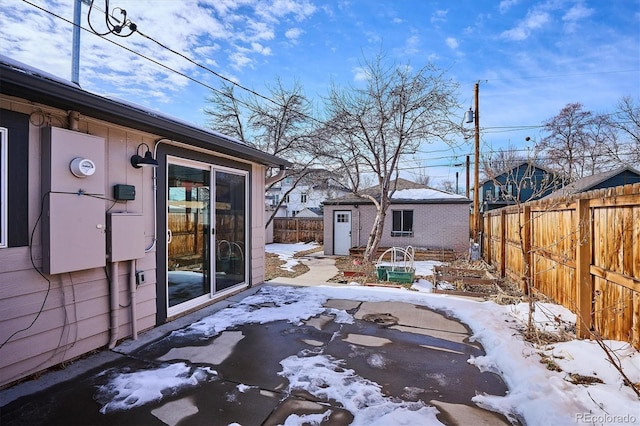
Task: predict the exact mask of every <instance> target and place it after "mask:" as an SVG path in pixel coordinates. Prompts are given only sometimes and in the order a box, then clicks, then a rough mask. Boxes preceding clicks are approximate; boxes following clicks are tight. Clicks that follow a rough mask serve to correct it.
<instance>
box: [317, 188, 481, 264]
mask: <svg viewBox="0 0 640 426" xmlns="http://www.w3.org/2000/svg"><path fill="white" fill-rule="evenodd" d="M376 189H377V188H375V187H374V188H369V189H367V190H365V191H366V192H367V193H369V194H371V195H373V196H374V197H377V198H378V199H379V192H378V191H377V190H376ZM470 203H471V200H469V199H468V198H466V197H464V196H462V195H457V194H452V193H449V192H444V191H439V190H436V189H432V188H429V187H427V186H424V185H420V184H418V183H415V182H411V181H408V180H405V179H398V183H397V189H396V191H395V193H394V194H393V196H392V199H391V206H390V207H389V210H388V211H387V215H386V217H385V222H384V232H383V234H382V240H381V241H380V246H381V247H392V246H396V247H406V246H408V245H411V246H413V247H420V248H437V249H453V250H456V251H457V252H464V251H466V250H467V249H468V246H469V204H470ZM375 217H376V207H375V206H374V204H373V203H372V202H371V201H370V200H368V199H366V198H363V197H358V196H356V195H353V194H352V195H347V196H344V197H341V198H334V199H331V200H326V201H325V202H324V252H325V254H336V255H346V254H348V253H349V249H350V248H352V247H364V246H366V245H367V239H368V238H369V234H370V233H371V230H372V229H373V223H374V221H375Z"/></svg>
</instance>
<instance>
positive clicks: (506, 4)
mask: <svg viewBox="0 0 640 426" xmlns="http://www.w3.org/2000/svg"><path fill="white" fill-rule="evenodd" d="M516 4H518V0H502V1H501V2H500V6H498V10H500V13H506V12H507V11H508V10H509V9H511V6H515V5H516Z"/></svg>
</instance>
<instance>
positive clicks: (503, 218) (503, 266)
mask: <svg viewBox="0 0 640 426" xmlns="http://www.w3.org/2000/svg"><path fill="white" fill-rule="evenodd" d="M506 275H507V212H506V211H505V209H502V210H501V211H500V278H504V277H505V276H506Z"/></svg>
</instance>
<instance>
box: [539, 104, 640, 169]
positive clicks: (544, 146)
mask: <svg viewBox="0 0 640 426" xmlns="http://www.w3.org/2000/svg"><path fill="white" fill-rule="evenodd" d="M627 106H628V105H627ZM632 110H633V109H631V111H632ZM623 122H626V121H622V120H619V121H616V120H612V119H611V118H610V117H609V116H608V115H604V114H594V113H592V112H590V111H584V110H583V108H582V104H579V103H573V104H568V105H567V106H565V107H564V108H563V109H562V110H561V111H560V113H559V114H558V115H557V116H555V117H553V118H551V119H549V120H547V121H546V122H544V126H545V131H546V132H547V133H548V135H547V136H546V137H545V138H543V139H542V141H541V142H540V144H539V145H538V148H540V149H541V150H542V153H543V155H544V156H545V157H547V158H548V159H549V161H550V163H551V166H552V167H555V168H556V169H558V170H565V171H566V172H567V175H568V179H569V181H574V180H576V179H579V178H582V177H585V176H591V175H593V174H596V173H600V172H603V171H607V170H610V169H612V168H614V167H615V166H617V165H619V164H621V163H626V161H625V157H624V155H625V154H624V153H623V152H621V151H624V150H622V149H621V147H620V144H619V143H618V133H620V130H622V129H620V128H619V127H617V126H619V124H620V123H623ZM627 123H628V122H627ZM617 130H618V131H617ZM627 131H628V130H627ZM631 132H632V131H631Z"/></svg>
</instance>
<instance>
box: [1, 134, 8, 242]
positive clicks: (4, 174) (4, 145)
mask: <svg viewBox="0 0 640 426" xmlns="http://www.w3.org/2000/svg"><path fill="white" fill-rule="evenodd" d="M8 133H9V132H8V131H7V129H6V128H5V127H0V248H3V247H7V224H8V221H7V214H8V213H9V209H8V208H7V199H8V196H7V190H8V185H7V180H8V178H9V171H8V167H9V164H8V163H9V162H8V161H7V154H8V152H9V147H8V145H9V142H8V140H9V138H8V136H7V135H8Z"/></svg>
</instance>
